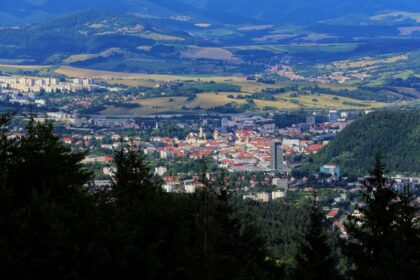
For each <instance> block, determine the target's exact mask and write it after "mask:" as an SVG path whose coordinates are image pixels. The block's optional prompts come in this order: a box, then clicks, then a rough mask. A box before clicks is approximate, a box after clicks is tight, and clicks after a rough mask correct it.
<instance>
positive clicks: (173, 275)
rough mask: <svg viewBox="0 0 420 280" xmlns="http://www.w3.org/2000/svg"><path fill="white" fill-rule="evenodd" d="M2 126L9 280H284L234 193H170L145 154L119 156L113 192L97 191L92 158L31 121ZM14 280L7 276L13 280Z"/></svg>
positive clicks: (2, 221)
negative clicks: (89, 186) (235, 206)
mask: <svg viewBox="0 0 420 280" xmlns="http://www.w3.org/2000/svg"><path fill="white" fill-rule="evenodd" d="M9 120H10V117H2V118H1V120H0V129H1V130H0V133H1V134H0V149H1V150H0V168H1V173H0V174H1V177H0V180H1V181H0V187H1V189H0V207H1V213H0V228H1V232H0V274H1V275H3V276H7V278H8V279H26V278H35V279H38V278H45V279H50V278H55V279H121V278H128V279H132V278H135V279H139V278H140V279H274V278H275V277H276V276H278V273H279V268H278V267H277V266H276V265H275V264H274V262H273V261H270V260H269V259H268V256H269V254H268V253H267V252H266V250H265V246H264V242H263V240H262V239H261V238H260V237H259V234H258V231H257V230H255V228H253V227H252V226H251V225H250V226H248V225H246V224H243V223H241V221H239V220H238V219H237V218H235V217H234V215H233V211H232V207H231V205H230V202H229V199H228V198H227V195H226V194H225V193H219V192H216V191H213V190H211V189H210V187H208V188H205V190H204V191H203V192H198V193H197V194H194V195H190V196H184V195H178V196H177V195H168V194H165V193H163V192H162V191H161V189H160V187H159V186H157V185H156V184H155V183H154V182H153V181H152V179H151V177H150V175H149V170H148V168H147V166H146V165H145V163H144V158H143V155H142V154H141V152H139V151H138V150H137V149H132V148H129V147H128V148H123V149H122V150H120V151H118V152H116V154H115V163H116V166H117V170H116V173H115V180H114V185H113V188H112V191H111V192H106V193H97V194H89V193H87V192H86V191H85V189H86V188H85V187H84V184H85V183H86V182H87V181H88V180H89V177H90V173H89V172H88V171H86V170H84V168H83V166H82V165H81V160H82V159H83V156H84V155H83V154H81V153H75V152H72V151H70V149H69V148H67V147H65V146H64V145H63V144H62V143H61V142H60V141H59V139H58V138H57V137H55V136H54V135H53V133H52V125H51V124H49V123H44V124H40V123H36V122H35V121H34V120H33V119H30V120H29V122H28V125H27V131H26V134H25V135H24V136H22V137H21V138H18V139H11V138H10V137H8V133H7V127H6V126H7V123H8V122H9ZM3 279H4V278H3Z"/></svg>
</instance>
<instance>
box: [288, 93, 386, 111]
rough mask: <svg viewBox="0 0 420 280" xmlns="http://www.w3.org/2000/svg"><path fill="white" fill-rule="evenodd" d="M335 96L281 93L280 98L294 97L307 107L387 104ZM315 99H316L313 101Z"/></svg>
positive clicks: (329, 107)
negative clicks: (291, 95)
mask: <svg viewBox="0 0 420 280" xmlns="http://www.w3.org/2000/svg"><path fill="white" fill-rule="evenodd" d="M334 97H335V96H332V95H327V94H320V95H305V96H299V97H298V98H292V97H290V94H285V95H282V98H284V99H286V100H289V101H290V100H292V99H296V100H297V101H298V102H299V105H300V107H303V108H308V109H355V108H378V107H385V106H388V105H389V104H388V103H380V102H373V101H365V100H363V101H361V100H356V99H351V98H347V97H341V96H340V97H338V100H335V99H334ZM314 99H316V100H317V101H314ZM344 102H349V103H354V104H360V105H363V104H365V105H367V106H364V107H362V106H353V105H348V104H343V103H344Z"/></svg>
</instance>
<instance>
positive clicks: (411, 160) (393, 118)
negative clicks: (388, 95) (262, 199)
mask: <svg viewBox="0 0 420 280" xmlns="http://www.w3.org/2000/svg"><path fill="white" fill-rule="evenodd" d="M379 151H380V152H381V153H382V155H383V162H384V164H385V165H386V166H387V168H388V169H389V171H391V172H418V171H419V169H418V167H419V166H420V111H383V112H375V113H371V114H368V115H367V116H365V117H364V118H362V119H360V120H358V121H355V122H354V123H352V124H351V125H349V126H348V127H346V128H345V129H344V130H343V131H342V132H341V133H339V134H338V135H337V137H336V138H335V139H334V140H333V141H332V142H331V143H330V144H329V145H327V146H326V147H325V148H324V149H322V150H321V151H320V152H319V153H318V154H317V155H315V156H314V157H313V158H312V159H313V164H311V165H312V166H313V167H315V168H319V166H321V165H323V164H326V163H333V164H336V165H338V166H340V167H341V169H342V170H343V171H344V172H346V173H351V174H356V175H364V174H365V172H366V170H367V169H368V168H369V166H371V165H372V163H373V162H372V159H373V158H374V155H375V153H377V152H379Z"/></svg>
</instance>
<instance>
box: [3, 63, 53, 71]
mask: <svg viewBox="0 0 420 280" xmlns="http://www.w3.org/2000/svg"><path fill="white" fill-rule="evenodd" d="M0 67H6V68H12V69H26V70H31V69H46V68H49V67H51V66H49V65H14V64H0Z"/></svg>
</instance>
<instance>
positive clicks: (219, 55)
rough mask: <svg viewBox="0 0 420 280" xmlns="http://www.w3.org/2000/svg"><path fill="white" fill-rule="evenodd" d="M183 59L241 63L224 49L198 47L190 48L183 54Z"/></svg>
mask: <svg viewBox="0 0 420 280" xmlns="http://www.w3.org/2000/svg"><path fill="white" fill-rule="evenodd" d="M181 55H182V57H186V58H192V59H202V58H203V59H212V60H227V61H238V62H239V61H240V60H239V59H238V58H237V57H235V56H234V55H233V53H232V52H231V51H229V50H226V49H223V48H202V47H197V46H189V47H188V49H187V50H186V51H184V52H182V53H181Z"/></svg>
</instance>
